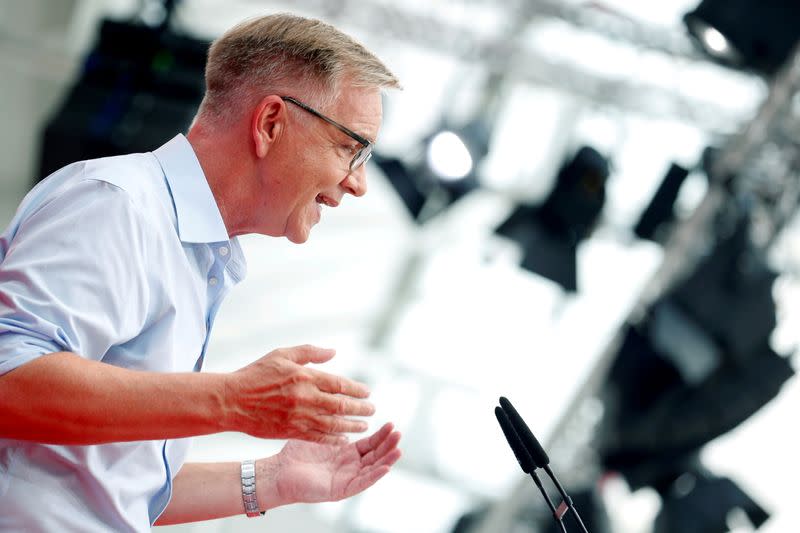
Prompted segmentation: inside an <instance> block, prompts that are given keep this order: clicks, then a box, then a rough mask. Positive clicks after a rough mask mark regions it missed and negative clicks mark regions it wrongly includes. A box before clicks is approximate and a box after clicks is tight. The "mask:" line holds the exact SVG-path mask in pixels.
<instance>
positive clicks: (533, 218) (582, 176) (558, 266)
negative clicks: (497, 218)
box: [496, 146, 609, 292]
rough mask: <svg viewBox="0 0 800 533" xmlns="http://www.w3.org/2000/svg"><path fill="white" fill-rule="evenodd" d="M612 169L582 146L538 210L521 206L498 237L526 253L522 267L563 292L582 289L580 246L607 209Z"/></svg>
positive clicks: (561, 171) (560, 172) (558, 177)
mask: <svg viewBox="0 0 800 533" xmlns="http://www.w3.org/2000/svg"><path fill="white" fill-rule="evenodd" d="M608 176H609V164H608V161H607V160H606V158H605V157H603V156H602V155H601V154H600V153H599V152H598V151H597V150H595V149H594V148H590V147H588V146H584V147H582V148H580V149H579V150H578V151H577V153H576V154H575V155H574V157H572V158H571V159H570V160H568V161H567V162H566V163H565V164H564V166H562V168H561V169H560V170H559V172H558V176H557V177H556V183H555V186H554V187H553V190H552V191H551V192H550V194H549V195H548V196H547V198H546V199H545V201H544V202H543V203H542V204H541V205H538V206H527V205H520V206H518V207H517V208H516V209H515V210H514V211H513V212H512V213H511V215H510V216H509V218H508V219H506V221H505V222H503V223H502V224H501V225H500V226H499V227H498V228H497V230H496V231H497V233H498V234H499V235H502V236H504V237H507V238H509V239H511V240H513V241H515V242H517V243H518V244H519V245H520V246H521V248H522V250H523V254H524V255H523V260H522V267H523V268H525V269H526V270H530V271H531V272H534V273H536V274H539V275H540V276H543V277H545V278H547V279H550V280H552V281H554V282H556V283H558V284H559V285H561V286H562V287H563V288H564V289H565V290H567V291H571V292H574V291H576V290H577V288H578V280H577V264H576V252H577V247H578V244H579V243H580V242H581V241H582V240H584V239H585V238H587V237H588V236H589V235H590V234H591V232H592V229H593V228H594V225H595V223H596V222H597V220H598V218H599V216H600V213H601V212H602V210H603V206H604V205H605V185H606V180H607V179H608Z"/></svg>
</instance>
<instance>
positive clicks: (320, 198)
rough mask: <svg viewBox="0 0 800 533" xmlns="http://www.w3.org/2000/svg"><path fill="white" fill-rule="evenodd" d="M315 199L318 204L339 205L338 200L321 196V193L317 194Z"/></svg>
mask: <svg viewBox="0 0 800 533" xmlns="http://www.w3.org/2000/svg"><path fill="white" fill-rule="evenodd" d="M316 201H317V203H318V204H320V205H325V206H328V207H336V206H337V205H339V202H337V201H335V200H333V199H331V198H328V197H327V196H323V195H321V194H318V195H317V198H316Z"/></svg>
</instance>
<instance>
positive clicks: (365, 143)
mask: <svg viewBox="0 0 800 533" xmlns="http://www.w3.org/2000/svg"><path fill="white" fill-rule="evenodd" d="M281 100H283V101H285V102H291V103H293V104H294V105H296V106H297V107H299V108H300V109H303V110H304V111H307V112H309V113H311V114H312V115H314V116H315V117H317V118H321V119H322V120H324V121H325V122H327V123H328V124H330V125H332V126H334V127H336V129H338V130H339V131H341V132H342V133H344V134H345V135H347V136H348V137H350V138H351V139H353V140H354V141H357V142H358V143H360V144H361V148H359V149H358V152H356V154H355V155H354V156H353V159H351V160H350V172H355V171H356V170H358V169H359V168H361V167H362V166H363V165H364V164H365V163H366V162H367V161H369V160H370V158H371V157H372V147H373V143H372V142H370V140H369V139H367V138H365V137H362V136H361V135H359V134H358V133H356V132H354V131H353V130H351V129H350V128H348V127H347V126H343V125H341V124H339V123H338V122H336V121H335V120H333V119H332V118H329V117H326V116H325V115H323V114H322V113H320V112H319V111H317V110H316V109H314V108H313V107H311V106H309V105H307V104H304V103H303V102H301V101H300V100H298V99H297V98H294V97H292V96H281ZM364 151H366V152H367V155H366V156H362V154H363V153H364ZM359 157H364V159H363V161H360V162H359V163H358V164H356V161H358V158H359Z"/></svg>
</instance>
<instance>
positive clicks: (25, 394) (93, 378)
mask: <svg viewBox="0 0 800 533" xmlns="http://www.w3.org/2000/svg"><path fill="white" fill-rule="evenodd" d="M224 378H225V376H224V375H222V374H202V373H179V374H178V373H175V374H169V373H156V372H141V371H136V370H129V369H125V368H119V367H115V366H112V365H108V364H105V363H100V362H97V361H91V360H87V359H84V358H82V357H79V356H77V355H75V354H72V353H67V352H59V353H54V354H49V355H45V356H43V357H40V358H39V359H36V360H34V361H31V362H30V363H27V364H25V365H22V366H20V367H19V368H16V369H14V370H12V371H11V372H8V373H7V374H5V375H3V376H0V409H2V413H3V416H2V417H0V436H2V437H5V438H14V439H22V440H35V441H39V442H47V443H52V444H98V443H105V442H117V441H132V440H154V439H166V438H177V437H187V436H192V435H203V434H208V433H214V432H218V431H223V430H226V429H228V428H226V427H225V421H226V420H227V419H228V418H229V416H228V415H229V413H228V412H227V409H226V406H225V379H224Z"/></svg>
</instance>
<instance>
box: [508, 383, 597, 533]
mask: <svg viewBox="0 0 800 533" xmlns="http://www.w3.org/2000/svg"><path fill="white" fill-rule="evenodd" d="M498 411H502V412H503V413H505V415H506V416H505V418H506V419H507V420H508V422H509V423H510V425H511V428H512V430H513V431H514V433H515V435H516V436H517V437H518V439H519V441H520V442H521V443H522V445H523V448H524V449H525V451H527V453H528V455H529V456H530V458H531V460H532V461H533V464H534V465H535V466H534V468H533V469H532V472H533V470H535V469H536V468H542V469H543V470H544V471H545V472H546V473H547V475H548V476H549V477H550V479H551V480H552V481H553V485H555V487H556V490H558V493H559V494H560V495H561V498H562V501H563V503H564V505H565V506H566V507H567V509H566V510H567V511H572V517H573V519H574V520H575V523H577V524H578V527H580V529H581V531H582V532H583V533H589V531H588V530H587V529H586V526H585V525H584V523H583V520H582V519H581V516H580V514H579V513H578V509H576V508H575V505H574V504H573V503H572V498H570V497H569V494H567V491H566V490H564V487H563V486H562V485H561V483H560V482H559V481H558V478H557V477H556V475H555V474H554V473H553V470H552V469H551V468H550V458H549V457H548V456H547V452H545V451H544V448H542V445H541V444H539V441H538V440H537V439H536V437H535V436H534V435H533V432H532V431H531V430H530V428H529V427H528V425H527V424H526V423H525V421H524V420H523V419H522V417H521V416H520V415H519V413H518V412H517V410H516V409H515V408H514V406H513V405H512V404H511V402H510V401H508V398H505V397H502V396H501V397H500V407H499V408H498V407H496V408H495V415H497V412H498ZM497 418H498V420H500V415H497ZM501 426H502V422H501ZM506 437H508V436H507V435H506ZM509 443H510V441H509ZM512 449H513V446H512ZM540 483H541V482H540ZM541 490H542V492H544V490H543V489H541ZM551 507H552V506H551ZM564 514H566V511H564V513H561V514H559V513H557V512H556V518H557V519H558V520H559V522H561V517H563V515H564ZM561 526H562V528H563V523H561Z"/></svg>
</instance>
